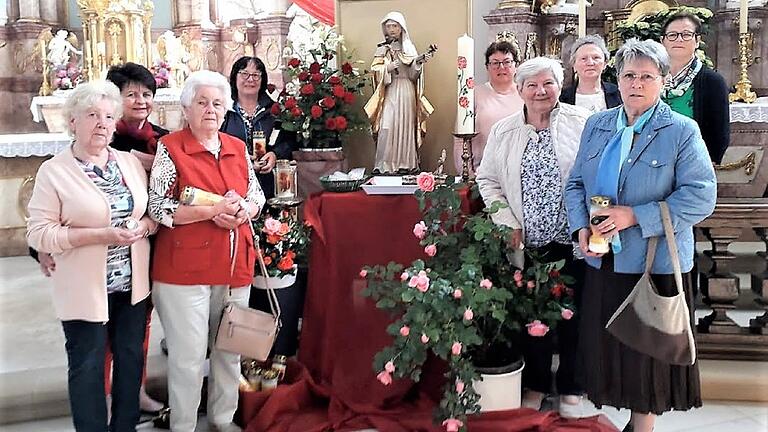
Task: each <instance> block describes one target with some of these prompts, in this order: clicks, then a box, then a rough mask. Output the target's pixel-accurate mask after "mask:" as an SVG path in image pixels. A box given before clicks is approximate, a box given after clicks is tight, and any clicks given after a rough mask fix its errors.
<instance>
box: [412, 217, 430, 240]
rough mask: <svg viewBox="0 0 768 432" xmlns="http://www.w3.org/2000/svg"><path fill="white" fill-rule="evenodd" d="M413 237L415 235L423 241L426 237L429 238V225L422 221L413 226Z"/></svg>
mask: <svg viewBox="0 0 768 432" xmlns="http://www.w3.org/2000/svg"><path fill="white" fill-rule="evenodd" d="M413 235H415V236H416V238H417V239H419V240H423V239H424V237H426V236H427V225H426V224H425V223H424V221H420V222H419V223H417V224H416V225H414V226H413Z"/></svg>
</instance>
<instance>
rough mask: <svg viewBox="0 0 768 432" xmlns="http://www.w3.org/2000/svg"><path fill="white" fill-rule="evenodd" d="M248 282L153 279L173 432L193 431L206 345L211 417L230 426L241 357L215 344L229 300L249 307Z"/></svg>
mask: <svg viewBox="0 0 768 432" xmlns="http://www.w3.org/2000/svg"><path fill="white" fill-rule="evenodd" d="M249 295H250V286H245V287H239V288H233V289H232V290H231V296H230V289H229V286H228V285H173V284H166V283H161V282H154V283H153V285H152V301H153V302H154V304H155V307H156V308H157V313H158V315H159V316H160V321H161V322H162V324H163V330H165V341H166V344H167V345H168V398H169V406H170V408H171V430H172V431H174V432H194V430H195V427H196V425H197V409H198V407H199V406H200V390H201V388H202V385H203V367H204V364H205V354H206V349H207V348H209V347H210V349H211V355H210V373H209V376H208V421H209V422H210V423H212V424H215V425H219V424H227V423H230V422H232V418H233V416H234V414H235V410H237V399H238V386H239V383H238V378H239V376H240V356H239V355H237V354H231V353H228V352H224V351H219V350H217V349H216V348H215V347H214V342H215V339H216V332H217V330H218V328H219V322H220V321H221V313H222V311H223V310H224V307H225V306H226V305H227V303H230V302H231V303H235V304H238V305H241V306H244V307H248V296H249Z"/></svg>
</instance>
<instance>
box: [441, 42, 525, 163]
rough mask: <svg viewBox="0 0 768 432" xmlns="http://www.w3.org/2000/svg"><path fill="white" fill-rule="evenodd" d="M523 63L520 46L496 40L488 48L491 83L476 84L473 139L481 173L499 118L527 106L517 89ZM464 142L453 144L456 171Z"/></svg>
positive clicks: (475, 158) (487, 64)
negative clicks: (486, 149) (520, 67)
mask: <svg viewBox="0 0 768 432" xmlns="http://www.w3.org/2000/svg"><path fill="white" fill-rule="evenodd" d="M518 63H520V48H519V47H518V46H517V45H513V44H511V43H509V42H507V41H499V42H494V43H492V44H490V45H489V46H488V48H487V49H486V50H485V68H486V69H487V70H488V82H487V83H485V84H483V85H480V86H477V87H475V112H476V114H477V116H476V117H475V131H477V136H476V137H475V138H474V139H473V140H472V155H473V156H474V158H473V161H474V163H473V166H470V170H471V171H472V172H477V168H478V167H479V166H480V161H481V160H482V158H483V150H485V144H486V142H487V141H488V133H489V132H490V131H491V127H492V126H493V125H494V124H496V122H497V121H499V120H501V119H503V118H504V117H508V116H511V115H512V114H516V113H518V112H520V110H521V109H523V99H522V98H521V97H520V93H518V92H517V85H515V73H516V72H517V65H518ZM462 146H463V141H461V140H459V139H456V140H455V141H454V145H453V161H454V163H455V165H456V170H458V172H459V173H461V169H462V159H461V155H462V150H463V147H462Z"/></svg>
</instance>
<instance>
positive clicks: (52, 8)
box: [39, 0, 59, 25]
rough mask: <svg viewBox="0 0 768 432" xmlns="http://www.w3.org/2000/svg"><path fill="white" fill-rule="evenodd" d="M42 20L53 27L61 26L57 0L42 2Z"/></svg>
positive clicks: (41, 0) (42, 0)
mask: <svg viewBox="0 0 768 432" xmlns="http://www.w3.org/2000/svg"><path fill="white" fill-rule="evenodd" d="M39 3H40V18H42V20H43V22H45V23H46V24H51V25H58V24H59V13H58V6H57V4H56V0H40V2H39Z"/></svg>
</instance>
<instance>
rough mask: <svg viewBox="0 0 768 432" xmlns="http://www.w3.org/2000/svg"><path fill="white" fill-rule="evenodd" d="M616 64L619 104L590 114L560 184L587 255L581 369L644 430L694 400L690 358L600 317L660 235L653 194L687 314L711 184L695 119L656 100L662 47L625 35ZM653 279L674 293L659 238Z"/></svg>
mask: <svg viewBox="0 0 768 432" xmlns="http://www.w3.org/2000/svg"><path fill="white" fill-rule="evenodd" d="M616 67H617V70H618V75H619V91H620V92H621V95H622V98H623V99H624V105H622V106H621V107H617V108H613V109H610V110H607V111H603V112H600V113H597V114H594V115H592V116H591V117H590V118H589V121H588V122H587V125H586V126H585V127H584V133H583V134H582V140H581V146H580V147H579V154H578V156H577V157H576V162H575V163H574V165H573V169H572V171H571V177H570V179H569V180H568V185H567V186H566V189H565V201H566V206H567V209H568V219H569V226H570V234H571V235H572V236H574V237H577V238H578V239H579V247H580V248H581V251H582V253H583V254H584V255H585V256H586V262H587V264H588V265H587V267H586V268H587V269H586V276H585V280H584V295H583V299H584V301H583V302H582V307H581V311H582V314H581V317H582V319H581V325H580V327H579V334H580V336H581V339H580V341H579V351H580V359H581V362H580V366H581V367H580V374H581V375H582V378H583V379H582V384H583V385H584V390H585V391H586V393H587V396H588V397H589V399H590V400H591V401H592V402H594V403H595V405H596V406H597V407H598V408H599V407H600V406H601V405H611V406H614V407H617V408H626V409H629V410H631V411H632V418H631V420H630V423H629V424H628V425H627V427H626V428H625V429H624V430H625V431H627V430H629V431H633V430H634V431H638V432H641V431H642V432H650V431H651V430H653V426H654V423H655V416H656V415H660V414H662V413H664V412H666V411H670V410H673V409H674V410H676V411H684V410H688V409H690V408H694V407H699V406H701V391H700V384H699V368H698V363H694V364H693V365H692V366H677V365H672V364H669V363H666V362H664V361H661V360H657V359H655V358H654V357H652V356H651V355H650V354H651V353H642V352H639V351H637V350H635V349H632V348H630V347H628V346H627V345H625V344H623V343H622V342H621V341H619V340H618V339H616V338H615V337H614V336H613V335H612V334H611V333H609V332H608V331H607V330H606V328H605V327H606V324H607V322H608V320H609V319H610V317H611V316H612V315H613V314H614V312H616V310H617V309H618V307H619V305H621V304H622V303H623V302H624V301H625V300H626V298H627V297H628V296H629V294H630V292H632V290H633V288H634V286H635V284H637V282H638V280H640V278H641V276H642V274H643V272H644V270H645V260H646V253H647V249H648V241H649V239H650V238H651V237H656V236H662V235H664V230H663V224H662V216H661V212H660V202H661V201H666V202H667V204H668V206H669V212H670V214H671V218H672V224H673V226H674V227H675V231H676V232H675V243H676V244H677V249H678V256H679V260H680V267H681V269H682V272H683V275H682V276H683V289H684V291H685V292H686V299H687V301H688V308H689V312H690V315H689V316H688V317H687V318H688V319H690V320H691V322H693V311H694V308H693V305H692V297H691V290H690V287H691V278H690V271H691V268H692V267H693V246H694V238H693V226H694V225H696V224H697V223H699V222H701V221H702V220H704V219H705V218H706V217H708V216H709V215H710V214H712V211H713V210H714V207H715V200H716V196H717V187H716V186H717V185H716V181H715V172H714V169H713V167H712V163H711V161H710V159H709V155H708V153H707V148H706V146H705V145H704V141H703V140H702V138H701V133H700V132H699V128H698V127H697V126H696V123H695V122H694V121H693V120H691V119H689V118H688V117H685V116H683V115H680V114H678V113H675V112H674V111H672V110H671V109H670V107H669V105H667V104H665V103H664V102H663V101H661V100H660V95H661V89H662V87H663V85H664V76H665V75H666V74H667V73H668V72H669V56H667V53H666V51H665V50H664V47H663V46H661V44H659V43H658V42H655V41H651V40H646V41H638V40H636V39H630V40H628V41H627V42H626V43H625V44H624V46H623V47H622V48H621V49H619V51H618V53H617V54H616ZM593 196H605V197H608V198H610V202H611V206H610V207H608V208H606V209H604V210H600V211H596V212H593V213H591V214H590V210H589V208H590V199H591V197H593ZM593 217H594V219H592V218H593ZM591 220H594V221H596V222H598V223H595V224H592V223H591V222H590V221H591ZM590 235H595V236H601V237H603V238H605V239H606V240H607V241H608V242H609V243H610V248H609V251H608V252H607V253H596V252H593V251H591V250H590V249H589V237H590ZM651 279H652V280H653V282H654V285H655V287H656V289H657V290H658V292H659V294H660V295H662V296H671V295H674V294H676V293H677V288H676V285H675V277H674V272H673V266H672V258H671V256H670V253H669V251H668V250H667V245H666V242H665V241H659V242H658V246H657V249H656V258H655V260H654V262H653V267H652V269H651Z"/></svg>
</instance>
